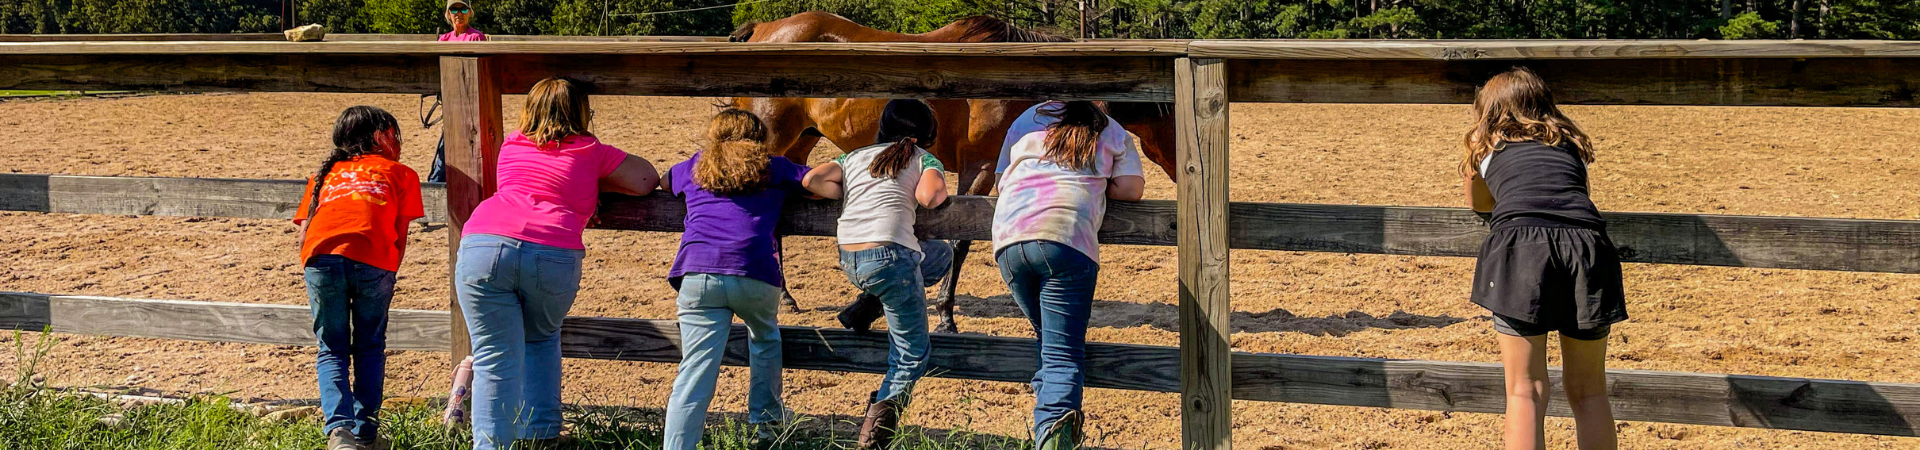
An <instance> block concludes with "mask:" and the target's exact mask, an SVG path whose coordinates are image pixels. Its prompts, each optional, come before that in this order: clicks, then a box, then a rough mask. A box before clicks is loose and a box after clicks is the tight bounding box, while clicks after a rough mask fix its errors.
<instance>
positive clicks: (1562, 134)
mask: <svg viewBox="0 0 1920 450" xmlns="http://www.w3.org/2000/svg"><path fill="white" fill-rule="evenodd" d="M1473 114H1474V116H1473V117H1474V120H1473V128H1472V129H1470V130H1468V131H1467V137H1466V139H1465V142H1464V146H1465V147H1466V150H1467V155H1466V158H1465V159H1464V160H1462V161H1460V174H1461V175H1462V176H1468V177H1471V176H1473V175H1474V174H1478V173H1479V172H1480V161H1481V160H1484V159H1486V158H1487V157H1488V156H1492V155H1493V152H1497V151H1500V148H1501V147H1502V146H1504V145H1506V143H1508V142H1522V141H1536V142H1539V143H1541V144H1546V145H1553V146H1559V147H1567V148H1571V149H1573V151H1574V152H1575V153H1576V154H1578V155H1579V156H1580V160H1581V161H1585V162H1589V163H1591V162H1593V144H1592V143H1591V142H1590V141H1589V140H1588V138H1587V133H1586V132H1584V131H1580V127H1579V126H1578V125H1575V124H1574V123H1573V119H1569V118H1567V116H1566V114H1562V113H1560V107H1558V106H1555V105H1554V103H1553V91H1551V90H1549V89H1547V82H1546V81H1545V80H1541V79H1540V76H1539V75H1536V74H1534V73H1533V71H1532V70H1528V69H1527V68H1525V67H1515V68H1513V69H1510V70H1507V71H1506V72H1502V73H1500V74H1499V75H1494V76H1493V78H1492V79H1489V80H1487V84H1486V86H1482V87H1481V88H1480V91H1479V92H1478V93H1477V94H1475V95H1474V98H1473Z"/></svg>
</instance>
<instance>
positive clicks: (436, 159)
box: [427, 134, 447, 183]
mask: <svg viewBox="0 0 1920 450" xmlns="http://www.w3.org/2000/svg"><path fill="white" fill-rule="evenodd" d="M427 182H428V183H445V182H447V135H445V134H442V135H440V144H439V145H437V146H435V147H434V148H433V166H432V168H430V169H427Z"/></svg>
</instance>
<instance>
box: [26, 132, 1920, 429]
mask: <svg viewBox="0 0 1920 450" xmlns="http://www.w3.org/2000/svg"><path fill="white" fill-rule="evenodd" d="M414 101H415V97H413V96H399V95H340V94H241V95H194V96H156V97H143V98H126V99H79V100H63V101H12V102H4V103H0V130H5V131H6V133H5V134H0V148H5V149H7V151H6V152H4V153H0V170H6V171H8V172H19V173H59V174H81V175H113V176H160V177H226V178H300V177H303V176H304V175H305V174H307V173H310V172H311V171H312V170H313V169H314V165H315V164H316V163H317V162H318V161H319V160H320V158H321V156H322V155H324V153H325V151H326V148H327V145H326V143H327V139H328V135H327V133H328V132H329V131H328V130H329V129H330V128H329V127H330V125H331V122H332V120H333V117H334V115H335V114H337V113H338V112H339V111H340V110H341V109H343V108H345V107H347V106H350V105H354V104H373V105H378V106H381V107H384V108H387V109H388V110H390V111H393V112H395V113H396V114H397V115H400V116H402V121H403V122H405V121H407V120H410V119H409V117H410V116H411V115H413V114H415V112H416V106H415V103H414ZM595 101H596V102H598V103H597V104H596V105H595V108H596V109H597V110H598V111H600V113H599V115H598V122H597V123H596V126H595V128H596V131H597V132H598V133H599V134H600V135H601V136H602V137H603V138H604V140H606V141H607V142H609V143H612V144H614V145H617V146H620V147H622V148H624V149H626V150H628V151H629V152H632V153H635V154H638V155H642V156H644V157H647V158H648V159H651V160H653V161H654V162H655V164H656V165H659V166H662V167H664V166H666V165H669V164H672V163H675V162H678V161H681V160H683V159H684V158H686V157H687V156H688V155H689V154H691V153H692V151H693V150H694V149H695V148H696V147H697V140H696V139H697V138H698V133H700V132H701V131H703V130H704V128H703V127H702V125H704V119H705V117H706V116H707V114H709V113H710V112H711V111H712V107H711V106H710V102H711V99H683V98H639V97H620V98H613V97H603V98H597V99H596V100H595ZM507 103H508V104H509V105H510V106H509V111H508V121H509V122H510V124H509V126H511V122H513V118H514V117H515V115H517V110H518V103H519V99H518V98H517V97H516V98H510V99H508V101H507ZM1569 113H1570V114H1571V115H1572V116H1573V117H1574V118H1575V119H1576V120H1578V121H1579V122H1580V123H1581V124H1583V125H1584V126H1585V127H1586V129H1587V130H1588V131H1589V132H1590V133H1592V134H1593V135H1594V137H1595V138H1596V141H1597V144H1598V147H1599V149H1600V150H1599V151H1600V162H1599V163H1598V164H1596V165H1595V166H1594V171H1593V173H1594V184H1595V185H1594V188H1595V191H1596V193H1595V200H1596V202H1597V203H1599V205H1600V206H1601V208H1603V209H1606V210H1614V211H1663V212H1689V213H1712V214H1753V215H1794V216H1831V217H1855V218H1891V219H1920V203H1916V201H1915V200H1916V199H1915V198H1914V194H1913V187H1914V186H1920V160H1916V156H1915V155H1916V153H1915V150H1914V149H1913V147H1912V141H1913V139H1912V130H1913V129H1914V124H1916V123H1920V111H1914V110H1895V109H1815V108H1761V109H1734V108H1678V107H1576V108H1569ZM1233 114H1234V115H1233V136H1234V143H1233V145H1234V154H1233V157H1232V164H1233V170H1232V172H1233V184H1232V195H1233V199H1234V200H1235V201H1266V202H1308V203H1351V204H1381V205H1387V204H1394V205H1430V206H1451V205H1458V204H1459V203H1460V202H1461V200H1460V199H1459V194H1458V191H1459V190H1458V187H1457V184H1456V181H1455V180H1456V178H1455V176H1454V175H1453V173H1454V172H1453V170H1454V161H1455V158H1457V157H1458V151H1457V148H1458V145H1459V144H1458V142H1459V134H1460V131H1461V130H1462V128H1463V127H1465V126H1466V120H1467V117H1466V114H1467V109H1466V107H1465V106H1462V105H1385V106H1382V105H1235V106H1234V111H1233ZM438 133H439V131H438V130H421V129H420V128H419V127H418V126H417V124H416V125H410V126H408V131H407V133H406V136H405V145H406V152H407V153H406V154H405V157H404V160H405V162H406V163H407V164H409V165H411V166H413V167H415V168H416V169H418V170H419V171H420V172H421V173H423V174H424V173H425V172H426V168H427V166H428V161H429V160H430V159H431V158H432V152H433V144H434V140H435V137H436V136H437V135H438ZM838 153H839V152H838V151H835V150H832V149H823V150H821V151H818V152H815V156H814V159H815V161H816V162H817V161H822V160H825V159H827V158H830V157H832V156H834V155H837V154H838ZM1149 166H1150V167H1151V165H1149ZM1149 170H1152V171H1155V172H1157V171H1158V169H1157V168H1154V169H1149ZM1148 196H1149V197H1153V198H1171V197H1173V185H1172V183H1170V182H1167V180H1166V178H1165V177H1164V176H1163V175H1162V174H1159V173H1153V174H1149V189H1148ZM415 230H416V231H415V234H414V239H415V240H414V242H413V244H412V248H411V251H410V252H409V254H408V257H407V262H406V263H405V264H404V266H403V268H402V270H401V273H400V281H399V288H398V293H397V296H396V298H395V300H394V307H396V308H411V309H439V308H444V306H445V302H446V298H447V294H446V289H445V286H444V285H445V278H444V277H445V274H446V272H447V268H446V254H447V250H446V247H445V240H444V231H441V229H440V228H438V227H435V228H433V229H431V230H422V229H421V228H419V227H416V229H415ZM587 239H588V244H587V245H588V247H589V248H590V251H589V255H588V259H589V264H588V268H587V270H586V274H585V281H584V282H583V286H585V288H584V289H583V291H582V292H581V295H580V299H579V302H578V303H577V304H576V305H575V307H574V309H573V312H572V313H573V314H574V315H597V316H620V317H644V318H670V317H672V315H673V302H672V298H673V292H672V290H671V289H670V288H669V287H668V286H667V284H666V283H665V281H664V280H663V278H662V277H663V275H664V274H665V272H666V269H667V264H668V262H669V261H670V260H671V258H672V253H673V250H674V246H675V243H676V242H677V236H676V235H673V234H664V233H637V232H609V231H592V232H589V233H588V235H587ZM789 242H790V244H789V245H791V246H792V248H793V249H795V250H794V251H791V252H790V253H789V255H790V257H791V258H792V259H793V261H792V262H791V263H789V264H787V270H788V272H789V273H788V276H789V277H790V279H791V280H792V287H793V289H794V291H795V293H796V295H797V296H798V297H799V299H800V301H801V305H802V307H803V308H806V309H807V311H806V312H804V313H800V314H786V315H785V317H782V318H781V320H782V322H783V323H786V324H793V325H806V326H832V325H833V324H834V322H833V311H834V310H833V308H834V307H836V306H837V305H839V304H840V303H841V301H842V299H845V298H848V296H850V295H851V293H852V290H851V288H850V287H849V286H848V285H847V284H846V282H845V277H844V275H842V274H841V272H840V271H839V269H838V267H837V264H836V259H835V256H834V253H833V250H832V245H831V241H830V240H828V239H820V238H795V239H792V240H790V241H789ZM980 245H982V247H979V248H982V249H984V248H985V247H984V244H980ZM297 248H298V246H297V239H296V236H295V234H294V227H293V226H292V225H290V224H289V223H287V222H284V221H274V220H241V219H203V218H182V217H107V216H76V215H60V214H53V215H48V214H27V213H0V260H4V261H7V263H6V264H4V265H0V290H7V291H30V292H46V293H63V294H86V295H103V296H118V297H136V298H157V299H190V300H208V301H229V302H252V303H278V304H305V302H306V300H305V294H304V290H303V288H302V281H301V277H300V268H299V266H298V265H297V262H296V261H295V259H296V253H297ZM983 253H984V251H981V252H976V253H975V255H981V254H983ZM1104 253H1106V255H1105V261H1103V267H1104V269H1105V270H1103V271H1102V274H1101V275H1102V276H1101V282H1100V288H1099V291H1098V293H1097V294H1096V296H1097V298H1098V299H1099V300H1100V302H1099V303H1098V304H1097V305H1096V307H1095V312H1094V314H1095V317H1094V328H1093V329H1092V330H1091V331H1090V335H1091V336H1090V337H1091V338H1092V339H1094V340H1098V341H1106V342H1125V343H1139V344H1153V345H1175V343H1176V341H1177V334H1176V331H1175V329H1174V328H1175V327H1176V321H1175V316H1176V314H1175V308H1174V302H1175V298H1174V285H1175V280H1176V277H1177V268H1176V267H1175V265H1174V262H1173V260H1174V251H1173V249H1172V248H1149V247H1117V248H1114V249H1112V250H1109V251H1107V252H1104ZM1472 264H1473V261H1472V260H1470V259H1465V258H1439V257H1406V256H1382V255H1349V254H1335V253H1294V252H1268V251H1237V252H1234V260H1233V280H1234V284H1233V291H1234V294H1235V295H1234V302H1235V305H1234V306H1235V309H1236V313H1235V314H1234V316H1233V326H1234V329H1235V331H1236V332H1235V333H1234V336H1233V346H1234V348H1235V349H1236V350H1241V351H1253V352H1281V353H1303V354H1315V355H1335V356H1357V357H1374V358H1408V359H1431V360H1453V361H1481V362H1495V361H1498V353H1497V349H1496V348H1495V346H1494V343H1493V339H1492V336H1491V334H1490V333H1491V331H1490V330H1489V329H1488V320H1487V315H1486V313H1485V311H1483V310H1481V309H1479V308H1477V307H1475V306H1473V305H1472V304H1470V303H1468V302H1467V300H1466V296H1467V290H1468V284H1469V283H1468V280H1469V278H1470V276H1471V270H1472ZM1627 286H1628V291H1629V293H1630V297H1629V298H1630V300H1629V302H1630V303H1629V305H1630V306H1629V307H1630V310H1631V313H1632V315H1633V320H1632V321H1630V322H1627V323H1625V324H1623V325H1620V326H1618V327H1617V328H1616V331H1615V334H1616V335H1617V336H1618V337H1617V338H1615V339H1614V340H1613V341H1612V343H1613V344H1612V345H1613V346H1614V349H1613V351H1612V355H1611V361H1610V364H1611V367H1614V368H1622V369H1650V370H1674V371H1693V372H1717V373H1740V374H1765V375H1776V376H1794V377H1819V378H1841V379H1854V380H1869V381H1886V382H1908V383H1912V382H1920V359H1915V358H1914V357H1913V356H1914V355H1916V354H1920V339H1916V337H1920V314H1917V313H1916V306H1920V278H1916V277H1915V276H1913V275H1889V274H1862V273H1843V272H1820V271H1794V270H1755V269H1741V268H1721V267H1693V266H1660V265H1644V264H1633V265H1629V266H1628V268H1627ZM961 293H962V294H963V297H962V299H961V301H960V310H961V311H962V315H963V316H962V317H961V319H960V324H961V327H962V329H963V330H965V331H968V332H973V333H984V334H992V335H1005V336H1032V332H1031V331H1030V330H1029V329H1028V328H1027V325H1026V323H1025V322H1024V320H1023V319H1022V318H1021V316H1020V312H1019V310H1018V309H1017V308H1015V307H1014V306H1013V305H1012V304H1011V303H1010V302H1009V301H1008V300H1007V297H1006V293H1005V288H1004V286H1003V285H1002V284H1001V282H1000V279H999V275H998V271H997V270H996V269H995V268H994V267H992V265H991V262H990V261H989V260H988V259H987V258H979V257H977V258H973V259H971V260H969V261H968V262H967V266H966V275H965V277H964V278H963V280H962V284H961ZM30 339H31V338H30ZM58 339H59V340H60V342H59V344H58V345H57V346H56V347H55V350H54V352H53V358H54V360H53V361H52V363H51V365H52V366H51V369H50V370H49V372H50V373H51V374H52V375H53V376H54V377H55V378H54V380H55V382H56V383H57V384H60V385H104V386H138V387H144V388H151V389H158V390H163V391H170V392H238V393H239V394H237V395H241V396H252V397H266V398H290V399H304V398H313V397H315V396H316V395H317V394H316V389H315V387H314V385H313V369H312V356H311V351H312V350H311V349H310V348H303V347H275V346H262V345H241V344H211V343H192V342H184V341H168V340H152V339H134V338H104V337H86V336H69V335H61V336H58ZM13 344H14V342H13V340H12V338H11V337H0V345H6V346H9V347H11V346H12V345H13ZM17 365H18V361H17V360H16V357H15V355H14V354H13V353H12V352H10V351H5V352H0V372H4V373H11V368H12V367H15V366H17ZM448 367H449V362H448V361H447V360H446V354H444V353H425V352H396V353H394V355H393V357H392V361H391V363H390V364H389V371H388V372H389V381H388V389H389V392H390V394H389V395H395V396H408V395H419V396H436V395H444V393H445V392H446V386H445V383H446V381H445V378H446V371H447V368H448ZM673 371H674V366H673V365H670V364H639V363H624V362H605V361H571V360H570V361H568V362H567V363H566V376H567V379H566V397H567V400H568V401H569V402H580V403H592V404H609V405H627V406H636V407H643V408H657V407H658V406H659V405H660V404H662V403H663V402H664V401H665V399H666V397H667V394H668V390H669V386H668V383H669V382H670V380H671V378H672V376H673ZM745 377H746V373H745V371H744V369H738V368H729V369H728V370H727V372H726V374H725V375H724V376H723V380H722V386H727V387H728V388H727V389H728V390H726V391H724V392H722V393H721V395H720V398H719V399H718V400H717V402H716V408H717V409H718V410H722V411H729V412H738V411H741V410H742V409H743V406H744V403H745V392H744V390H743V389H740V388H741V387H743V386H744V385H745V383H746V380H745ZM877 382H878V376H877V375H868V374H842V373H827V372H813V371H800V370H794V371H789V372H788V373H787V389H786V399H787V401H788V404H789V406H790V407H792V408H794V409H796V410H798V411H799V412H801V413H804V414H809V415H820V416H830V417H829V419H828V421H829V422H837V421H845V420H850V417H849V416H854V415H857V414H859V413H860V412H861V410H862V404H863V403H862V401H863V399H864V398H865V396H866V393H867V392H868V391H869V390H870V389H872V388H873V387H874V385H875V384H876V383H877ZM1027 390H1028V389H1027V387H1026V386H1024V385H1022V384H1014V383H978V382H957V381H952V380H940V379H933V380H930V381H927V382H925V383H923V384H922V385H921V388H920V390H919V395H918V398H917V402H916V409H917V411H916V412H915V413H914V414H913V415H912V416H911V418H910V420H909V422H910V424H913V425H920V426H925V427H928V428H930V429H933V430H947V429H955V428H967V429H972V430H975V431H979V432H984V433H992V434H998V435H1003V436H1013V437H1025V434H1026V432H1025V431H1024V430H1025V429H1026V426H1027V421H1028V420H1029V418H1028V415H1027V411H1028V408H1030V407H1031V404H1032V403H1031V402H1032V397H1031V395H1030V394H1029V393H1028V392H1027ZM1177 402H1178V400H1177V396H1175V395H1172V394H1157V393H1139V392H1128V391H1117V390H1090V391H1089V392H1088V394H1087V405H1088V413H1089V414H1090V416H1091V418H1092V424H1093V427H1094V432H1093V435H1094V437H1095V439H1096V441H1097V442H1096V443H1097V444H1098V445H1101V446H1105V447H1118V448H1175V447H1177V446H1178V443H1179V436H1180V433H1179V423H1178V420H1177V416H1178V409H1177ZM1234 408H1235V416H1234V417H1235V440H1236V444H1237V445H1238V446H1239V447H1240V448H1247V449H1317V448H1365V449H1379V448H1394V449H1402V448H1404V449H1461V448H1495V447H1496V446H1497V445H1498V442H1499V438H1500V432H1499V430H1500V417H1499V416H1498V415H1490V414H1446V413H1438V412H1428V411H1395V410H1385V409H1372V408H1352V407H1331V406H1315V405H1294V404H1276V403H1254V402H1237V403H1235V405H1234ZM1548 423H1549V426H1550V430H1549V433H1550V438H1551V439H1552V440H1553V441H1554V448H1572V443H1571V439H1572V431H1573V429H1572V425H1573V423H1572V421H1571V420H1569V419H1557V418H1556V419H1549V422H1548ZM834 426H837V427H840V428H842V429H843V430H846V429H849V428H850V427H851V425H850V424H846V423H837V424H835V425H834ZM1619 428H1620V430H1621V442H1622V443H1623V445H1624V447H1625V448H1632V449H1705V448H1726V449H1731V448H1768V449H1775V448H1822V449H1826V448H1833V449H1852V448H1920V440H1916V439H1901V438H1880V437H1860V436H1848V435H1838V434H1824V433H1805V432H1791V431H1770V430H1752V429H1736V428H1721V427H1704V426H1681V425H1666V424H1652V423H1638V422H1622V423H1621V424H1620V427H1619Z"/></svg>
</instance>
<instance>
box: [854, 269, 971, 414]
mask: <svg viewBox="0 0 1920 450" xmlns="http://www.w3.org/2000/svg"><path fill="white" fill-rule="evenodd" d="M920 248H921V249H922V250H925V251H926V255H925V256H922V255H921V253H920V252H916V251H913V249H910V248H907V247H906V246H904V245H900V244H895V243H887V244H886V245H883V246H880V247H874V248H870V249H866V250H860V251H852V252H850V251H845V250H842V251H840V268H841V269H842V270H844V271H846V272H847V281H849V282H852V283H853V286H854V287H855V288H859V289H860V292H863V293H866V294H867V295H871V296H873V297H874V298H877V299H879V300H880V304H881V305H882V306H884V307H885V308H886V314H887V337H888V340H889V341H891V342H892V346H891V347H889V348H888V350H887V375H886V376H885V377H883V378H881V379H880V389H879V390H877V391H874V392H873V396H872V398H871V399H870V401H873V402H879V401H882V400H893V399H896V398H897V399H899V400H898V401H899V402H900V403H907V402H908V400H909V399H908V397H907V396H908V395H910V394H912V392H913V384H914V383H915V382H918V381H920V377H921V376H922V375H925V374H926V373H927V353H928V351H929V350H930V347H929V345H928V343H927V287H929V286H933V285H934V284H936V283H939V282H940V277H941V276H944V275H946V273H947V269H948V268H949V267H951V266H952V265H953V245H951V244H948V243H946V241H933V240H929V241H921V242H920Z"/></svg>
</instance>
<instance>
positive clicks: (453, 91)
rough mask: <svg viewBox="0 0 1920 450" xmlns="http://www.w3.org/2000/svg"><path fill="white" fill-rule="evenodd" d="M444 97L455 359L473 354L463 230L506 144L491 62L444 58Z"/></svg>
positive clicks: (491, 183)
mask: <svg viewBox="0 0 1920 450" xmlns="http://www.w3.org/2000/svg"><path fill="white" fill-rule="evenodd" d="M440 77H441V80H440V86H441V87H442V88H443V89H444V90H443V91H442V92H441V93H440V98H441V99H443V100H444V101H445V102H446V105H447V110H446V113H445V117H446V123H447V127H446V129H445V130H446V134H445V137H444V138H443V139H446V146H447V148H446V150H447V151H446V171H447V172H446V174H447V185H446V191H445V192H446V196H447V200H446V212H447V219H448V220H447V225H448V226H447V282H448V283H449V286H448V287H449V289H447V293H448V297H447V310H448V311H450V312H451V313H452V314H451V317H450V318H449V323H450V324H451V326H452V328H453V331H452V336H453V338H452V352H453V360H454V361H459V360H461V359H464V358H466V357H467V355H470V354H472V351H473V345H472V341H471V340H469V337H470V336H469V335H468V334H467V322H466V319H465V318H464V317H462V315H461V312H460V294H459V286H458V285H457V284H454V283H455V281H454V280H455V279H456V278H457V277H456V275H455V272H456V271H457V270H458V267H459V262H460V233H461V231H460V230H461V228H462V227H464V226H465V225H466V223H467V218H468V217H471V216H472V214H473V210H474V208H476V207H479V206H480V201H482V200H485V199H486V198H487V197H489V196H492V195H493V191H494V188H495V186H497V184H496V179H495V174H494V165H495V163H496V162H497V161H498V160H499V157H500V143H501V142H502V139H503V134H502V130H501V128H502V127H503V125H501V117H500V114H501V112H500V86H501V84H500V78H501V76H500V66H499V65H498V64H496V61H494V60H493V59H492V58H487V57H479V58H475V57H453V56H448V57H442V58H440Z"/></svg>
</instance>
